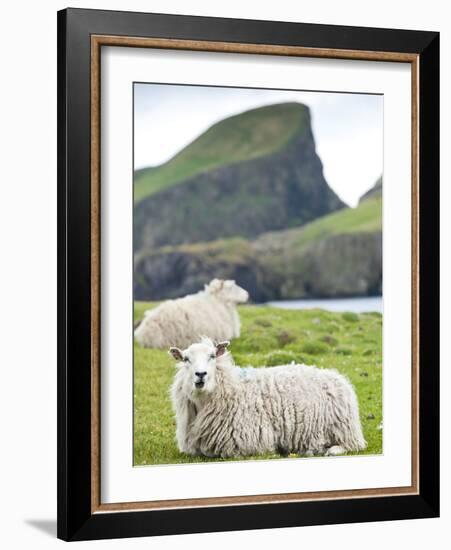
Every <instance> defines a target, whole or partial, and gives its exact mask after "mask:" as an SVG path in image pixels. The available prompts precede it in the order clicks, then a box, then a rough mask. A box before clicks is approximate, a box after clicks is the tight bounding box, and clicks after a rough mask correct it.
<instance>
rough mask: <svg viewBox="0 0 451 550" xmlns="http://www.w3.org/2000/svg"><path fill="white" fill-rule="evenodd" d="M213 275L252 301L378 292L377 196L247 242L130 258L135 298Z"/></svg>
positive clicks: (189, 288)
mask: <svg viewBox="0 0 451 550" xmlns="http://www.w3.org/2000/svg"><path fill="white" fill-rule="evenodd" d="M353 221H354V222H355V223H352V222H353ZM359 228H361V229H359ZM214 277H221V278H224V279H235V280H236V281H237V282H238V284H240V285H241V286H243V287H244V288H246V289H247V290H248V291H249V293H250V296H251V299H252V300H253V301H255V302H264V301H267V300H280V299H286V300H290V299H299V298H313V297H344V296H368V295H378V294H381V292H382V231H381V202H380V200H372V201H368V202H366V204H364V205H362V206H360V207H358V208H356V209H346V210H342V211H340V212H339V213H337V214H332V215H329V216H325V217H324V218H321V219H319V220H317V221H315V222H313V223H312V224H309V225H307V226H305V228H302V227H301V228H295V229H289V230H285V231H276V232H270V233H265V234H262V235H260V236H259V237H258V238H256V239H254V240H251V241H249V240H246V239H243V238H236V239H225V240H219V241H214V242H209V243H197V244H194V245H179V246H169V247H162V248H159V249H152V250H147V251H143V252H141V253H139V254H138V255H136V259H135V289H134V290H135V297H136V299H138V300H149V299H156V298H157V297H158V299H166V298H175V297H177V296H183V295H185V294H189V293H192V292H196V291H198V290H200V289H201V288H202V287H203V285H204V284H205V283H207V282H208V281H210V280H211V279H212V278H214Z"/></svg>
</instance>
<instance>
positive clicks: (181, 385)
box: [170, 338, 366, 457]
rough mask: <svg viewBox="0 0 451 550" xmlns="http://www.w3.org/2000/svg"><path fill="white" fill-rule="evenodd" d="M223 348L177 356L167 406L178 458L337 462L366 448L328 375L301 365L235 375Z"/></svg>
mask: <svg viewBox="0 0 451 550" xmlns="http://www.w3.org/2000/svg"><path fill="white" fill-rule="evenodd" d="M227 345H228V342H222V343H220V344H218V345H214V344H213V342H212V341H211V340H210V339H208V338H203V339H202V341H201V342H200V343H196V344H192V345H191V346H190V347H189V348H188V349H186V350H184V351H181V350H180V349H178V348H171V349H170V353H171V354H172V355H173V357H174V358H175V359H176V360H177V361H178V364H177V367H178V372H177V374H176V376H175V379H174V382H173V385H172V388H171V399H172V405H173V408H174V411H175V415H176V423H177V432H176V436H177V443H178V446H179V450H180V451H181V452H184V453H187V454H190V455H199V454H201V455H205V456H209V457H240V456H249V455H257V454H262V453H274V452H278V453H280V454H281V455H284V456H286V455H288V454H289V453H299V454H306V455H314V454H326V455H334V454H342V453H344V452H346V451H359V450H362V449H364V448H365V447H366V442H365V439H364V437H363V434H362V428H361V425H360V418H359V408H358V403H357V398H356V395H355V392H354V389H353V387H352V386H351V384H350V383H349V382H348V380H347V379H346V378H344V377H343V376H342V375H341V374H339V373H338V372H336V371H335V370H327V369H324V370H321V369H318V368H316V367H309V366H306V365H296V364H292V365H283V366H278V367H270V368H268V367H267V368H261V369H254V368H251V367H250V368H245V369H241V368H239V367H237V366H235V365H234V364H233V361H232V357H231V355H230V354H229V353H228V352H227V351H226V348H227Z"/></svg>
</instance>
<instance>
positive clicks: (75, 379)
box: [58, 9, 439, 540]
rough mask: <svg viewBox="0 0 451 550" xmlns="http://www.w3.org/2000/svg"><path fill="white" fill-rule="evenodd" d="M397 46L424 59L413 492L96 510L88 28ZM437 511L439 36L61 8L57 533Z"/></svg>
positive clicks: (277, 523)
mask: <svg viewBox="0 0 451 550" xmlns="http://www.w3.org/2000/svg"><path fill="white" fill-rule="evenodd" d="M92 35H111V36H122V37H123V36H129V37H152V38H162V39H179V40H194V41H219V42H227V43H250V44H267V45H280V46H298V47H305V48H322V49H331V50H344V51H351V50H352V51H363V50H364V51H374V52H382V53H383V52H399V53H409V54H415V55H417V56H418V61H419V65H418V67H419V80H418V83H419V86H418V100H419V119H418V127H419V130H418V139H419V158H418V160H419V264H418V269H419V278H418V282H419V294H418V301H419V303H418V307H419V317H418V322H419V369H420V377H419V388H418V392H419V395H418V398H419V426H418V428H419V463H418V468H419V480H420V482H419V492H418V494H416V495H404V496H402V495H401V496H381V497H371V498H358V499H336V500H324V501H322V500H316V501H307V502H286V503H266V504H253V505H239V506H233V505H228V506H220V507H213V506H212V507H203V508H188V509H182V508H177V509H165V510H164V509H160V510H140V511H127V510H124V511H116V512H109V513H95V512H94V513H93V511H92V506H91V503H92V500H91V499H92V479H91V476H92V468H91V466H92V445H93V442H92V439H91V383H92V378H91V376H92V374H91V352H92V328H91V297H92V294H91V292H92V289H91V254H92V249H91V223H90V222H91V184H90V182H91V137H92V136H91V115H90V113H91V111H90V109H91V95H90V86H91V36H92ZM438 515H439V33H436V32H423V31H407V30H392V29H376V28H360V27H345V26H330V25H313V24H302V23H283V22H272V21H252V20H239V19H220V18H210V17H192V16H179V15H162V14H147V13H131V12H114V11H101V10H85V9H67V10H63V11H60V12H58V537H59V538H61V539H64V540H88V539H100V538H115V537H136V536H149V535H166V534H180V533H200V532H207V531H208V532H214V531H231V530H242V529H261V528H278V527H291V526H302V525H316V524H332V523H351V522H367V521H382V520H395V519H413V518H427V517H437V516H438Z"/></svg>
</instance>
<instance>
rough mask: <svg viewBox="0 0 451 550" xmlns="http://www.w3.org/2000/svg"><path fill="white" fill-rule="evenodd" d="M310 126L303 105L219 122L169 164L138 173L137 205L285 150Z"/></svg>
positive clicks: (255, 111) (263, 109)
mask: <svg viewBox="0 0 451 550" xmlns="http://www.w3.org/2000/svg"><path fill="white" fill-rule="evenodd" d="M306 125H309V114H308V110H307V108H306V107H305V106H304V105H301V104H300V103H281V104H277V105H269V106H266V107H260V108H258V109H252V110H251V111H247V112H245V113H242V114H239V115H236V116H232V117H229V118H227V119H225V120H222V121H220V122H218V123H217V124H215V125H213V126H212V127H211V128H209V129H208V130H207V131H206V132H204V133H203V134H202V135H201V136H199V137H198V138H197V139H196V140H194V141H193V142H192V143H190V144H189V145H188V146H187V147H185V148H184V149H183V150H182V151H180V152H179V153H178V154H176V155H175V156H174V157H173V158H172V159H170V160H169V161H168V162H166V163H164V164H162V165H160V166H157V167H150V168H145V169H141V170H137V171H136V172H135V181H134V193H135V194H134V197H135V203H136V202H139V201H141V200H142V199H144V198H145V197H148V196H150V195H152V194H154V193H156V192H158V191H161V190H163V189H167V188H169V187H171V186H173V185H176V184H177V183H180V182H182V181H183V180H186V179H188V178H190V177H192V176H195V175H197V174H200V173H201V172H206V171H208V170H212V169H214V168H219V167H220V166H225V165H229V164H234V163H237V162H241V161H244V160H250V159H254V158H258V157H262V156H265V155H268V154H270V153H273V152H275V151H278V150H279V149H282V148H283V147H284V146H285V145H286V144H287V143H288V142H289V141H290V140H291V139H292V137H293V136H294V135H295V134H296V133H299V132H300V131H302V130H303V129H305V127H306Z"/></svg>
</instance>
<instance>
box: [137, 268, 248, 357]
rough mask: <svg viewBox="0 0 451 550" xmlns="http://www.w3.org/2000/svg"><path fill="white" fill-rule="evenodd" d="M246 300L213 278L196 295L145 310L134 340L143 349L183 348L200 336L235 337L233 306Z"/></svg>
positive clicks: (233, 286)
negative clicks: (175, 346) (173, 346)
mask: <svg viewBox="0 0 451 550" xmlns="http://www.w3.org/2000/svg"><path fill="white" fill-rule="evenodd" d="M248 298H249V294H248V293H247V291H246V290H244V289H243V288H241V287H239V286H238V285H237V284H236V283H235V281H223V280H221V279H213V280H212V281H211V282H210V284H208V285H206V286H205V289H204V290H202V291H201V292H198V293H197V294H190V295H189V296H185V297H184V298H178V299H176V300H167V301H166V302H163V303H162V304H160V305H159V306H157V307H156V308H155V309H152V310H149V311H146V312H145V314H144V319H143V321H142V322H141V324H140V325H139V326H138V328H137V329H136V330H135V338H136V341H137V342H138V343H139V344H140V345H141V346H143V347H146V348H168V347H169V346H171V345H177V346H180V347H182V348H183V347H187V346H189V344H190V343H191V342H193V341H195V340H197V339H199V338H200V337H201V336H203V335H206V336H209V337H210V338H214V339H215V340H225V339H227V340H230V339H232V338H237V337H238V336H239V335H240V318H239V316H238V312H237V309H236V306H237V304H240V303H244V302H247V300H248Z"/></svg>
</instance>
